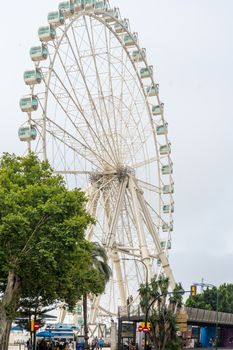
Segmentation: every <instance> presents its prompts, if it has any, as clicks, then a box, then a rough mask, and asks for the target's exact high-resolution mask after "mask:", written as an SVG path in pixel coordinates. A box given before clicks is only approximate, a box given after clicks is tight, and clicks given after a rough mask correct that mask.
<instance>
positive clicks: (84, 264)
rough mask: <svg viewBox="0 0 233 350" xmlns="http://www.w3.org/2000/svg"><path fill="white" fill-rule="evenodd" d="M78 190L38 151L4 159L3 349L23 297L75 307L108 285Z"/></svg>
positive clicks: (0, 234)
mask: <svg viewBox="0 0 233 350" xmlns="http://www.w3.org/2000/svg"><path fill="white" fill-rule="evenodd" d="M85 204H86V198H85V195H84V193H83V192H81V191H80V190H79V189H74V190H72V191H69V190H68V189H67V188H66V186H65V183H64V181H63V178H62V177H61V176H59V175H54V174H53V170H52V169H51V167H50V165H49V164H48V162H45V161H42V162H40V161H39V160H38V158H37V157H36V156H35V155H34V154H30V155H28V156H27V157H17V156H15V155H10V154H4V155H3V156H2V158H1V159H0V325H1V327H0V349H1V350H5V349H7V345H8V339H9V332H10V327H11V323H12V320H13V319H14V318H15V317H16V316H17V311H18V310H19V308H20V302H21V301H22V300H23V299H24V298H27V297H28V298H36V297H40V303H41V305H42V306H43V305H49V304H52V303H54V302H58V301H62V302H64V303H66V304H67V305H68V307H69V308H73V307H74V306H75V304H76V302H77V301H78V300H79V299H80V298H81V297H82V295H83V293H84V291H85V292H87V293H94V294H98V293H99V292H101V291H102V290H103V288H104V285H105V279H104V278H103V275H102V273H100V271H98V270H97V269H96V268H95V267H94V263H93V244H92V243H90V242H87V241H86V240H85V238H84V234H85V230H86V228H87V227H88V225H89V224H91V223H93V219H92V218H91V217H90V216H89V215H88V214H87V212H86V210H85Z"/></svg>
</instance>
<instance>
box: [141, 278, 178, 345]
mask: <svg viewBox="0 0 233 350" xmlns="http://www.w3.org/2000/svg"><path fill="white" fill-rule="evenodd" d="M182 292H183V288H182V286H181V284H180V283H179V284H177V285H176V286H175V288H174V290H173V293H172V294H169V280H168V278H167V277H165V276H163V275H161V276H160V277H159V278H158V279H157V278H156V277H155V278H153V279H152V280H151V282H150V283H149V285H148V287H147V286H146V284H141V286H140V289H139V293H140V305H141V308H142V310H143V312H144V313H146V309H148V305H151V308H150V311H149V314H148V319H149V322H150V324H151V330H150V333H149V336H150V339H151V341H152V343H153V345H154V347H155V349H158V350H164V349H167V350H173V349H174V350H176V349H177V350H178V349H180V344H179V338H178V337H177V335H176V330H177V329H176V313H177V311H179V309H180V308H181V306H182Z"/></svg>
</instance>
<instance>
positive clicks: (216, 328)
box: [194, 281, 219, 350]
mask: <svg viewBox="0 0 233 350" xmlns="http://www.w3.org/2000/svg"><path fill="white" fill-rule="evenodd" d="M194 285H195V286H200V287H202V288H203V287H211V288H216V322H215V349H216V350H218V299H219V295H218V287H217V286H215V285H214V284H211V283H204V282H203V281H202V282H201V283H194Z"/></svg>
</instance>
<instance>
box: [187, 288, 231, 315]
mask: <svg viewBox="0 0 233 350" xmlns="http://www.w3.org/2000/svg"><path fill="white" fill-rule="evenodd" d="M186 306H189V307H193V308H199V309H205V310H213V311H216V309H217V288H216V287H213V288H207V289H206V290H204V291H203V293H200V294H197V295H196V296H194V297H191V296H190V297H189V298H188V299H187V300H186ZM218 311H221V312H228V313H233V284H226V283H224V284H222V285H221V286H220V287H219V288H218Z"/></svg>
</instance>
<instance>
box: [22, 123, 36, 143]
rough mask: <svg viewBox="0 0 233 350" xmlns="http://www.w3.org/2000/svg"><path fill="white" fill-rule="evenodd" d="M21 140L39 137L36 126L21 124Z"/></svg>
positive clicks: (32, 139)
mask: <svg viewBox="0 0 233 350" xmlns="http://www.w3.org/2000/svg"><path fill="white" fill-rule="evenodd" d="M18 136H19V139H20V141H24V142H25V141H27V142H29V141H34V140H35V139H36V137H37V130H36V128H35V127H34V126H21V127H20V128H19V131H18Z"/></svg>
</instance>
